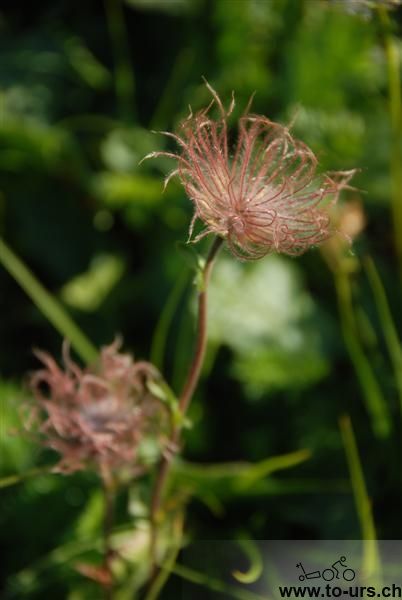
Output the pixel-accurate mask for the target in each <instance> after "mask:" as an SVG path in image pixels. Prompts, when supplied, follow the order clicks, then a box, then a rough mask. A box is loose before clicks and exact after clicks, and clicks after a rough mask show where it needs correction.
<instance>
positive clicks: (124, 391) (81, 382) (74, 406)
mask: <svg viewBox="0 0 402 600" xmlns="http://www.w3.org/2000/svg"><path fill="white" fill-rule="evenodd" d="M119 347H120V341H116V342H114V343H113V344H111V345H110V346H106V347H104V348H103V349H102V350H101V353H100V358H99V363H98V364H97V365H96V366H95V367H92V368H89V369H85V370H83V369H81V368H80V367H79V366H78V365H77V364H76V363H75V362H73V361H72V359H71V358H70V356H69V352H68V347H67V345H66V344H64V346H63V359H64V369H61V368H60V367H59V366H58V365H57V363H56V361H55V360H54V359H53V358H52V357H51V356H50V355H49V354H47V353H44V352H41V351H37V352H36V355H37V357H38V358H39V360H40V361H41V362H42V363H43V368H41V369H40V370H38V371H36V372H34V373H33V374H32V375H31V376H30V379H29V385H30V388H31V390H32V391H33V395H34V405H33V407H31V410H30V416H31V424H30V429H32V426H33V425H35V426H36V430H37V434H38V435H39V437H40V439H41V442H42V443H43V445H45V446H47V447H50V448H52V449H54V450H56V452H58V453H59V454H60V455H61V460H60V462H59V463H58V465H57V466H56V468H55V470H56V471H59V472H64V473H71V472H74V471H79V470H83V469H88V468H95V469H96V470H97V471H98V472H99V473H100V475H101V477H102V478H103V479H104V480H110V479H111V478H112V474H113V472H114V471H115V470H116V469H120V468H123V467H124V468H125V469H126V470H128V471H129V472H130V473H131V474H134V475H135V474H139V473H141V472H142V471H143V470H144V465H143V464H142V463H141V461H140V460H139V458H138V449H139V445H140V443H141V441H142V440H143V438H144V437H145V436H147V435H152V436H153V437H154V438H155V439H157V440H158V441H159V442H160V444H161V445H162V443H163V437H164V436H163V432H164V431H166V426H167V414H166V411H165V407H164V405H163V404H162V403H161V401H160V400H159V399H157V398H156V397H155V396H154V395H153V394H152V393H151V392H150V390H149V387H148V384H149V382H150V381H154V382H156V381H158V380H160V375H159V373H158V372H157V370H156V369H155V367H153V366H152V365H151V364H150V363H147V362H135V361H134V360H133V358H132V357H131V356H130V355H129V354H123V353H121V352H119Z"/></svg>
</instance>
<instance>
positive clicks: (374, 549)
mask: <svg viewBox="0 0 402 600" xmlns="http://www.w3.org/2000/svg"><path fill="white" fill-rule="evenodd" d="M339 426H340V430H341V435H342V441H343V446H344V449H345V454H346V460H347V462H348V466H349V473H350V480H351V483H352V489H353V495H354V499H355V505H356V511H357V515H358V518H359V522H360V529H361V535H362V539H363V541H364V545H363V565H362V566H363V572H364V574H365V575H366V576H372V575H376V574H378V573H379V570H380V558H379V552H378V545H377V534H376V528H375V523H374V518H373V513H372V508H371V500H370V498H369V495H368V493H367V488H366V483H365V480H364V473H363V469H362V465H361V462H360V457H359V451H358V448H357V444H356V439H355V435H354V433H353V428H352V423H351V420H350V417H349V416H348V415H344V416H343V417H341V419H340V420H339Z"/></svg>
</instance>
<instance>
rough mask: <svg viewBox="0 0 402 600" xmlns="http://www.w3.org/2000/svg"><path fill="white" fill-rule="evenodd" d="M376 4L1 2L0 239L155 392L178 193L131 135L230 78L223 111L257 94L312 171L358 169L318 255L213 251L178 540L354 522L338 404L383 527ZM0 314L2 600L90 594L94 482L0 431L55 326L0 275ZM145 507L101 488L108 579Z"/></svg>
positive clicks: (388, 264)
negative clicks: (310, 158) (346, 205)
mask: <svg viewBox="0 0 402 600" xmlns="http://www.w3.org/2000/svg"><path fill="white" fill-rule="evenodd" d="M7 4H8V5H7ZM381 4H384V3H381V2H375V1H374V0H373V2H363V1H360V0H344V1H338V2H337V1H333V2H332V1H330V0H297V1H296V0H219V1H217V2H213V1H212V0H127V2H120V0H106V1H105V3H104V4H102V3H98V2H95V1H94V0H90V1H88V2H82V3H70V2H67V1H66V0H57V1H56V2H47V1H45V2H42V3H41V4H40V5H36V4H32V5H28V4H26V3H22V2H18V1H17V2H14V3H5V5H3V7H2V8H1V12H0V30H1V39H0V48H1V57H2V60H1V65H0V103H1V123H0V173H1V179H0V235H1V236H2V237H3V238H4V239H5V241H6V242H7V244H8V245H9V246H10V247H11V248H12V249H14V250H15V252H16V253H17V254H18V256H19V257H20V258H21V259H22V260H23V261H24V262H25V263H26V264H27V265H28V266H29V268H30V269H31V270H32V271H33V272H34V273H35V274H36V276H37V277H38V278H39V280H40V281H41V282H42V283H43V285H44V286H45V287H46V288H47V289H48V290H49V291H50V292H51V293H52V294H53V295H54V297H55V298H56V300H57V301H58V302H59V303H60V305H61V307H64V308H65V309H66V310H67V311H68V312H69V314H70V315H71V316H72V318H73V319H74V320H75V322H76V323H77V324H78V325H79V326H80V327H81V329H82V330H83V331H84V332H85V334H86V335H87V336H88V338H89V339H90V340H91V341H92V342H93V343H94V344H95V345H96V346H99V345H102V344H106V343H109V342H110V341H111V340H112V339H113V338H114V336H115V335H116V333H121V334H122V335H123V336H124V341H125V347H126V348H128V349H130V350H131V351H133V352H134V354H135V356H136V357H140V358H147V357H148V356H149V354H150V352H151V351H152V353H153V354H154V355H155V356H156V360H157V362H158V363H160V364H161V365H163V368H164V372H165V375H166V378H167V380H168V381H169V383H171V384H172V386H173V389H174V390H175V391H178V390H179V388H180V385H181V384H182V382H183V379H184V376H185V370H186V366H187V364H188V360H189V356H190V353H191V348H192V341H193V334H194V310H193V308H194V306H193V300H194V298H193V296H194V293H193V292H194V286H193V285H192V280H193V273H192V272H191V269H190V268H189V266H188V263H187V261H186V260H185V258H184V257H183V253H182V252H180V249H179V248H178V247H177V242H184V241H185V240H186V239H187V232H188V226H189V222H190V219H191V214H192V207H191V205H190V202H189V201H188V199H186V197H185V195H184V192H183V190H182V189H181V188H180V187H179V185H178V184H177V182H175V181H174V180H172V181H171V183H170V184H169V186H168V188H167V189H166V191H165V192H164V193H162V189H163V178H164V176H165V175H166V174H168V173H169V172H170V170H171V169H172V168H173V165H172V162H171V161H170V160H169V159H167V158H158V159H156V160H154V161H145V162H144V163H141V164H139V162H140V160H141V158H142V157H144V156H145V155H146V154H147V153H149V152H151V151H155V150H158V149H170V148H171V145H170V141H169V140H167V139H166V138H164V137H163V136H161V135H154V134H152V133H151V130H154V129H157V130H174V129H175V128H176V127H177V125H178V123H179V121H180V120H181V119H182V118H183V117H184V116H186V114H187V113H188V104H191V106H192V108H193V109H194V110H196V109H199V108H200V107H202V106H205V104H206V103H207V102H209V96H208V91H207V90H206V88H205V86H204V84H203V82H202V76H205V77H206V78H207V79H208V81H209V82H210V83H211V84H212V85H213V86H214V88H215V89H217V90H218V92H219V94H220V96H221V97H222V99H223V100H224V101H225V102H229V100H230V95H231V92H232V90H234V91H235V95H236V103H237V107H238V111H239V114H240V112H241V111H242V110H243V108H244V107H245V105H246V103H247V101H248V99H249V97H250V96H251V94H252V93H253V92H255V91H256V95H255V98H254V101H253V110H254V111H255V112H259V113H263V114H266V115H267V116H269V117H270V118H272V119H276V120H279V121H281V122H283V123H289V122H293V126H292V127H293V131H294V133H295V134H296V135H297V136H298V137H300V138H301V139H303V141H305V142H306V143H307V144H309V145H310V146H311V147H312V149H313V150H314V151H315V152H316V153H317V155H318V157H319V161H320V169H350V168H355V167H357V168H359V169H360V171H359V173H358V174H357V176H356V177H355V179H354V182H353V184H354V185H355V186H356V190H355V191H352V192H350V193H349V200H350V199H351V198H353V199H355V200H356V199H360V201H361V202H362V205H363V209H364V213H365V218H366V221H367V224H366V228H365V230H364V232H363V233H362V234H361V235H360V237H359V238H358V239H357V240H356V241H355V242H354V245H353V248H352V249H350V250H346V251H345V252H346V256H342V257H338V259H337V260H338V262H337V263H336V266H335V268H331V269H330V268H329V267H328V264H327V263H326V262H325V261H324V260H323V257H322V255H321V253H320V252H319V251H318V250H313V251H311V252H310V253H308V254H307V255H305V256H303V257H302V258H300V259H298V260H297V261H296V260H294V259H289V258H287V257H277V256H272V257H267V258H266V259H263V260H262V261H260V262H258V263H255V264H247V265H244V264H241V263H238V262H236V261H235V259H234V258H232V257H230V256H229V254H228V253H227V252H224V253H222V256H221V257H220V259H219V261H218V263H217V265H216V271H215V272H214V275H213V279H212V290H211V302H210V307H209V309H210V345H209V349H208V356H207V361H206V365H205V369H204V379H203V383H202V385H201V386H200V388H199V390H198V391H197V393H196V397H195V400H194V403H193V405H192V406H191V410H190V418H191V421H192V427H191V428H190V429H188V430H186V448H185V460H183V461H182V462H179V463H178V464H177V467H176V470H175V471H174V473H173V476H172V481H171V484H172V487H173V495H174V494H176V495H177V496H178V497H180V496H181V495H182V496H184V497H185V498H186V499H187V498H189V497H194V498H193V501H192V502H191V504H190V506H189V514H188V531H189V535H191V536H194V537H196V538H197V537H198V538H199V539H208V538H215V539H216V538H222V539H223V538H229V539H231V538H233V537H237V536H243V537H244V535H245V534H244V532H246V535H247V536H248V537H249V538H256V539H258V538H261V539H262V538H278V539H280V538H284V539H286V538H299V537H300V538H310V537H311V538H336V539H337V538H342V537H345V538H358V537H360V536H361V535H364V531H363V534H362V532H361V529H360V525H359V519H358V514H357V513H356V511H355V508H354V503H353V495H352V493H353V485H352V486H351V485H350V484H349V483H348V480H349V472H348V463H347V461H346V459H345V453H344V449H343V444H342V437H341V435H340V433H339V429H338V418H339V416H340V415H342V414H344V413H348V414H349V415H350V417H351V420H352V422H353V426H354V433H355V436H356V440H357V446H358V448H359V449H360V455H361V462H362V465H361V466H359V470H358V474H359V477H361V475H362V472H363V473H364V476H365V478H366V484H365V485H366V488H367V490H366V488H364V491H365V493H366V491H367V494H368V496H369V497H370V499H371V503H372V512H373V518H374V522H375V524H376V529H377V535H378V536H379V537H380V538H381V537H382V538H394V537H399V539H400V538H401V535H402V528H401V519H400V508H399V507H400V502H401V487H402V472H401V469H400V463H401V456H402V442H401V440H402V436H401V412H402V408H401V404H400V401H401V396H400V394H401V389H400V373H399V369H400V356H401V346H400V337H401V336H400V331H401V324H402V314H401V311H400V306H401V305H402V296H401V286H400V278H399V272H400V265H398V261H397V247H396V246H397V244H396V243H395V240H396V237H397V235H398V231H397V226H396V225H395V214H396V212H395V211H394V212H392V206H393V204H392V203H393V202H394V201H393V200H392V198H395V197H396V196H395V192H393V189H394V187H393V184H394V183H395V181H396V179H397V178H398V177H400V170H401V169H402V165H400V164H399V170H398V163H397V161H395V156H398V152H401V148H402V136H399V134H398V131H400V130H398V131H397V129H398V127H399V125H398V122H397V119H396V120H395V106H396V107H397V98H395V97H394V98H393V99H392V97H390V93H391V94H392V93H394V96H395V93H396V95H397V92H395V85H394V88H393V89H394V92H392V86H391V88H390V86H389V77H390V70H389V68H388V62H387V61H388V58H389V57H388V58H387V56H388V55H387V52H386V49H387V47H391V48H392V50H393V52H394V53H395V56H396V57H397V59H396V64H397V68H399V69H400V65H401V62H402V39H401V8H400V7H399V8H398V7H396V8H395V9H394V10H392V11H389V14H388V13H387V15H388V20H385V21H384V19H381V18H380V16H379V11H380V10H387V9H384V8H383V9H379V8H378V7H379V5H381ZM387 45H388V46H387ZM390 45H391V46H390ZM398 65H399V66H398ZM394 78H395V71H394ZM396 89H397V86H396ZM392 102H393V104H392ZM390 105H391V106H393V108H392V109H391V110H393V111H394V116H393V119H391V115H390ZM399 119H400V123H402V117H401V116H399ZM395 165H396V166H395ZM360 190H364V192H363V191H360ZM393 194H394V196H393ZM399 234H401V236H402V232H399ZM367 257H370V258H367ZM363 258H364V259H365V260H366V262H365V264H366V265H367V260H368V261H369V266H368V267H367V268H366V269H363V267H362V262H361V261H362V259H363ZM344 259H346V262H345V261H344ZM347 260H349V262H347ZM371 261H373V262H371ZM346 264H347V265H351V264H353V268H352V269H349V267H348V268H346V267H345V265H346ZM370 265H371V266H370ZM373 265H376V270H373V268H374V267H373ZM367 269H368V270H367ZM180 277H181V278H182V279H181V280H180V281H178V280H179V278H180ZM345 286H346V287H345ZM172 290H175V291H173V292H172ZM168 299H169V300H168ZM167 302H168V305H167V304H166V303H167ZM0 310H1V315H2V317H1V320H0V340H1V346H0V352H1V354H0V378H1V382H0V415H1V434H2V436H1V440H0V452H1V455H0V469H1V473H0V477H3V478H4V479H3V480H2V481H3V482H4V488H3V489H1V490H0V502H1V505H2V510H1V513H0V526H1V530H2V541H1V543H2V545H4V550H5V553H4V554H3V553H2V554H3V555H4V556H5V558H4V559H3V560H2V565H1V569H0V570H1V573H0V577H1V583H0V587H2V590H3V596H2V597H4V598H5V599H8V598H10V599H11V598H32V599H35V598H43V597H51V598H59V597H60V598H68V599H69V600H81V599H84V598H96V597H97V594H98V589H97V587H96V585H95V584H93V583H91V582H90V581H89V580H85V578H83V577H82V575H80V574H79V573H78V572H77V571H76V570H75V569H74V564H75V563H76V562H77V561H78V562H79V560H81V558H82V557H86V558H88V557H89V558H91V557H92V556H93V554H94V553H95V551H96V548H97V547H98V546H99V539H98V537H97V536H99V529H100V527H101V499H100V496H99V491H98V488H97V481H96V480H95V478H94V477H93V476H91V475H75V476H72V477H69V478H65V477H61V476H56V475H55V476H50V475H48V474H46V473H45V474H41V475H39V474H38V473H37V471H35V469H44V470H46V469H47V468H48V466H49V465H51V464H53V463H54V456H53V455H52V454H51V453H50V452H39V450H38V449H37V448H35V447H34V446H33V444H32V442H30V440H29V439H27V438H24V437H21V436H16V435H15V429H18V427H21V415H20V406H21V404H22V402H23V401H24V400H25V399H26V398H27V395H28V392H27V391H26V389H25V388H24V386H23V378H24V375H25V373H26V372H27V371H29V370H30V369H33V368H36V367H37V362H36V360H35V358H34V357H33V355H32V351H31V350H32V348H33V347H40V348H45V349H46V350H48V351H51V352H52V353H53V354H54V355H55V356H58V357H59V356H60V348H61V337H60V335H59V333H58V332H57V331H55V330H54V329H53V328H52V327H51V326H50V325H49V323H48V322H47V320H46V318H45V317H44V315H43V314H42V313H41V312H40V311H39V310H38V307H37V306H35V305H34V304H33V303H32V302H31V300H30V299H29V298H28V297H27V296H26V295H25V294H24V292H23V291H22V290H21V289H20V287H19V286H18V284H17V283H16V282H15V281H14V280H13V279H12V277H10V274H9V273H8V272H7V271H6V270H5V269H3V268H0ZM158 324H159V325H158ZM157 325H158V327H157ZM156 327H157V329H156ZM362 365H363V366H362ZM373 394H374V395H375V398H376V400H375V402H377V400H378V398H379V400H378V402H379V403H380V405H379V406H380V408H379V409H378V411H377V412H376V410H377V409H375V410H374V411H373V410H372V407H373V404H372V403H371V404H370V402H371V401H372V398H373ZM376 406H377V408H378V405H376ZM370 407H371V408H370ZM377 419H379V421H380V420H381V419H385V421H384V422H385V423H386V424H385V426H379V423H378V422H377ZM349 438H350V436H349ZM349 438H348V439H349ZM349 441H350V439H349ZM349 446H350V444H349ZM352 450H353V452H354V454H353V457H354V458H353V460H354V461H355V462H354V463H353V464H354V465H355V472H356V469H357V467H356V460H357V459H356V454H355V452H356V448H355V447H354V446H353V448H352ZM350 452H351V451H350V447H349V455H348V456H349V460H350ZM278 457H279V458H278ZM286 457H288V458H286ZM289 457H290V458H289ZM292 457H293V458H292ZM276 460H279V462H278V463H276V462H275V461H276ZM229 461H232V462H233V464H232V465H231V466H229V467H228V466H227V463H228V462H229ZM266 461H268V462H266ZM269 461H271V462H269ZM272 461H273V462H272ZM204 463H206V464H207V465H208V467H207V468H206V469H203V468H202V464H204ZM211 463H218V464H217V465H215V466H213V465H212V464H211ZM251 463H255V464H254V466H253V465H251ZM299 463H300V464H299ZM275 466H278V468H279V470H278V471H277V472H275V473H273V471H276V470H277V469H276V468H275ZM285 467H286V470H284V471H283V472H282V469H285ZM287 467H292V468H291V469H290V470H289V471H287ZM231 469H232V470H233V469H234V472H233V473H232V470H231ZM248 469H249V471H248ZM361 470H362V472H361ZM35 473H36V474H35ZM14 475H15V476H16V479H15V480H13V481H11V480H10V479H7V478H9V477H12V476H14ZM20 476H21V481H20V482H19V483H18V484H17V483H16V482H17V480H18V477H20ZM253 477H254V479H253ZM248 478H249V479H248ZM247 481H249V483H250V482H251V483H250V485H247ZM11 482H13V483H16V485H14V486H11V485H7V486H6V484H9V483H11ZM244 482H246V483H244ZM352 482H353V480H352ZM355 483H356V482H355ZM0 484H1V482H0ZM360 484H361V482H360ZM359 489H363V488H362V485H360V488H359ZM239 490H240V491H239ZM365 498H366V497H364V501H366V500H365ZM148 504H149V481H148V480H147V479H146V478H145V479H144V480H140V481H139V482H138V483H136V484H135V485H133V486H132V489H130V490H128V491H126V492H124V493H122V494H121V497H120V498H119V500H118V505H117V523H116V536H121V537H122V539H123V538H124V540H125V541H126V542H127V547H128V546H129V547H130V549H131V550H130V552H131V554H130V557H131V559H132V560H134V563H133V564H132V565H131V567H127V565H125V566H124V568H123V567H122V569H123V571H124V572H123V571H122V574H121V579H122V580H123V579H124V577H125V578H126V580H127V581H129V584H130V586H131V588H130V589H133V588H134V587H135V585H136V584H137V583H138V581H137V580H138V577H139V575H138V572H137V571H136V565H137V567H138V565H140V564H141V560H143V558H144V552H146V550H145V546H146V538H145V542H144V535H145V533H144V530H142V529H141V524H142V523H143V521H144V516H146V514H147V506H148ZM127 506H128V507H129V514H130V517H129V520H127ZM134 525H137V529H136V533H133V527H134ZM363 529H364V528H363ZM130 544H131V545H130ZM144 544H145V546H144ZM135 549H137V551H136V550H135ZM138 568H139V567H138ZM140 570H141V569H140ZM178 589H179V578H178V577H172V579H171V581H170V582H169V584H168V586H167V588H166V591H165V592H164V594H165V595H164V596H163V597H166V598H170V597H171V598H177V597H178V594H179V592H178ZM124 594H126V595H124ZM119 597H120V596H119ZM129 597H131V596H130V595H129V592H127V591H126V592H125V591H124V589H123V588H122V591H121V598H122V599H123V598H129Z"/></svg>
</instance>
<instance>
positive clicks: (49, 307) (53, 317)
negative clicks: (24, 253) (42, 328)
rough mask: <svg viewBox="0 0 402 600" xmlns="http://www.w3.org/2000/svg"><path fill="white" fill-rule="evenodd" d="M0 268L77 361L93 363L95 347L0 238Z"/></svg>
mask: <svg viewBox="0 0 402 600" xmlns="http://www.w3.org/2000/svg"><path fill="white" fill-rule="evenodd" d="M0 264H2V265H3V266H4V268H5V269H6V270H7V271H8V272H9V273H10V275H11V276H12V277H14V279H15V280H16V281H17V283H19V285H20V286H21V287H22V289H23V290H24V291H25V292H26V293H27V295H28V296H29V297H30V298H31V300H32V301H33V303H34V304H35V305H36V306H37V308H38V309H39V310H40V311H41V312H42V314H43V315H44V316H45V317H46V318H47V319H48V320H49V321H50V323H52V325H53V326H54V327H55V328H56V329H57V331H58V332H59V333H60V334H61V335H62V336H63V337H65V338H67V339H68V340H69V341H70V342H71V345H72V347H73V348H74V350H76V352H77V353H78V354H79V355H80V357H81V358H82V359H83V360H84V361H85V362H87V363H90V362H93V361H94V360H95V359H96V357H97V355H98V353H97V350H96V348H95V346H93V344H92V343H91V342H90V341H89V339H88V338H87V337H86V335H85V334H84V333H83V332H82V331H81V330H80V329H79V327H77V325H76V324H75V323H74V321H73V320H72V319H71V317H70V316H69V315H68V314H67V312H66V311H65V310H64V308H63V307H62V306H61V304H60V303H59V302H58V301H57V300H56V298H55V297H54V296H52V294H50V293H49V292H48V291H47V290H46V289H45V288H44V287H43V286H42V284H41V283H40V282H39V281H38V280H37V279H36V277H35V276H34V275H33V273H32V272H31V271H30V270H29V269H28V268H27V267H26V266H25V265H24V263H23V262H22V261H21V260H20V259H19V258H18V256H16V254H14V252H13V251H12V250H11V248H9V247H8V246H7V244H6V243H5V242H4V240H2V239H1V238H0Z"/></svg>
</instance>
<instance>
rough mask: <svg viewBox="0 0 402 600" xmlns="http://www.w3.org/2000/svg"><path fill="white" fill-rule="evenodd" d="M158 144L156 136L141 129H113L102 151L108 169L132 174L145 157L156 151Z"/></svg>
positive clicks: (102, 146) (104, 142)
mask: <svg viewBox="0 0 402 600" xmlns="http://www.w3.org/2000/svg"><path fill="white" fill-rule="evenodd" d="M157 143H158V139H157V138H156V136H155V135H153V134H152V133H150V132H149V131H148V130H147V129H142V128H141V127H131V128H130V129H128V128H126V129H123V128H121V129H113V130H112V131H111V132H110V133H109V135H108V136H107V137H106V138H105V139H104V141H103V142H102V144H101V147H100V151H101V155H102V158H103V161H104V163H105V165H106V167H107V168H108V169H110V170H111V171H118V172H126V173H132V172H133V171H135V170H136V169H137V168H138V164H139V162H140V161H141V160H142V159H143V158H144V156H146V155H147V154H150V153H151V152H153V151H154V150H155V145H156V144H157ZM148 164H149V163H148Z"/></svg>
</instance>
